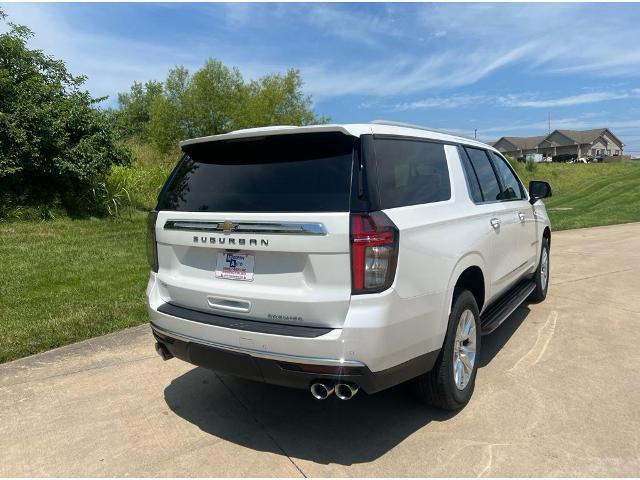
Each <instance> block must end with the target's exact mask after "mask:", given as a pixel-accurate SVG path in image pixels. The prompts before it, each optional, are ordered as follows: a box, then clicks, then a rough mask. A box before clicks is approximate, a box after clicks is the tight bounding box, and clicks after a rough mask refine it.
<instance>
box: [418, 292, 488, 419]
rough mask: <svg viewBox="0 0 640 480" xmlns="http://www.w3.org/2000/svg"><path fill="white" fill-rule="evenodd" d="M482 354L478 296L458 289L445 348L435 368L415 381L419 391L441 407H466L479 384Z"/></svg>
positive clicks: (420, 394)
mask: <svg viewBox="0 0 640 480" xmlns="http://www.w3.org/2000/svg"><path fill="white" fill-rule="evenodd" d="M465 337H467V338H466V339H465ZM479 353H480V312H479V311H478V305H477V303H476V299H475V297H474V296H473V294H472V293H471V292H469V291H468V290H460V291H456V292H455V293H454V300H453V306H452V308H451V314H450V315H449V326H448V327H447V334H446V336H445V339H444V344H443V346H442V350H441V351H440V355H439V356H438V360H437V361H436V364H435V366H434V367H433V370H431V371H430V372H427V373H425V374H423V375H420V376H419V377H416V378H415V379H414V380H413V382H412V386H413V390H414V392H415V394H416V395H417V396H418V398H419V399H420V400H421V401H423V402H425V403H428V404H430V405H432V406H434V407H437V408H442V409H445V410H458V409H460V408H462V407H464V406H465V405H466V404H467V403H468V402H469V399H470V398H471V395H472V394H473V389H474V387H475V380H476V373H477V370H478V354H479ZM469 367H470V368H469Z"/></svg>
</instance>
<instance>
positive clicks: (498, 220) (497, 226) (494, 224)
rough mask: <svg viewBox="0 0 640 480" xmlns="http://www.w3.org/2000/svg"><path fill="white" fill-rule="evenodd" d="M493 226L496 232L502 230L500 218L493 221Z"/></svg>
mask: <svg viewBox="0 0 640 480" xmlns="http://www.w3.org/2000/svg"><path fill="white" fill-rule="evenodd" d="M491 226H492V227H493V228H495V229H496V230H497V229H499V228H500V219H499V218H492V219H491Z"/></svg>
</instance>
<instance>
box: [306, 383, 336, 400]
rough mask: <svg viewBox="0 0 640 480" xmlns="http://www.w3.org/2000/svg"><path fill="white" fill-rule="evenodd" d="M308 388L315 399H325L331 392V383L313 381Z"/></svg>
mask: <svg viewBox="0 0 640 480" xmlns="http://www.w3.org/2000/svg"><path fill="white" fill-rule="evenodd" d="M309 390H310V391H311V395H313V396H314V398H315V399H316V400H326V399H327V398H328V397H329V396H330V395H331V394H332V393H333V385H331V384H327V383H321V382H315V383H312V384H311V388H309Z"/></svg>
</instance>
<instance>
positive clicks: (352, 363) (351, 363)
mask: <svg viewBox="0 0 640 480" xmlns="http://www.w3.org/2000/svg"><path fill="white" fill-rule="evenodd" d="M149 324H150V325H151V329H152V330H156V331H157V332H159V333H160V334H162V335H164V336H166V337H172V338H175V339H178V340H183V341H185V342H193V343H199V344H200V345H204V346H207V347H213V348H220V349H222V350H228V351H231V352H238V353H246V354H248V355H251V356H253V357H259V358H267V359H269V360H280V361H284V362H291V363H310V364H314V365H331V366H338V367H339V366H345V367H366V365H365V364H364V363H362V362H359V361H357V360H340V359H335V358H318V357H304V356H300V355H286V354H283V353H271V352H263V351H260V350H254V349H251V348H242V347H235V346H232V345H224V344H222V343H216V342H210V341H208V340H202V339H200V338H194V337H191V336H189V335H183V334H181V333H176V332H171V331H169V330H165V329H164V328H160V327H158V326H157V325H155V324H154V323H153V322H149Z"/></svg>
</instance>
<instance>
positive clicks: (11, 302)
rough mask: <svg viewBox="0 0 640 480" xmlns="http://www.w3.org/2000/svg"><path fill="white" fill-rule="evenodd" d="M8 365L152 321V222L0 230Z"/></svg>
mask: <svg viewBox="0 0 640 480" xmlns="http://www.w3.org/2000/svg"><path fill="white" fill-rule="evenodd" d="M0 258H1V259H2V261H1V262H0V298H1V301H0V339H2V340H1V341H0V362H5V361H8V360H12V359H15V358H19V357H22V356H25V355H29V354H32V353H36V352H40V351H43V350H48V349H50V348H54V347H58V346H60V345H65V344H67V343H71V342H75V341H78V340H82V339H85V338H89V337H94V336H97V335H102V334H105V333H109V332H113V331H115V330H119V329H122V328H124V327H129V326H133V325H138V324H140V323H142V322H144V321H146V308H145V303H144V290H145V286H146V279H147V275H148V265H147V258H146V254H145V216H144V215H142V214H141V213H137V214H135V215H133V216H132V218H126V217H125V218H121V219H103V220H97V219H92V220H70V219H66V218H61V219H55V220H52V221H47V222H42V221H22V222H8V223H0Z"/></svg>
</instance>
